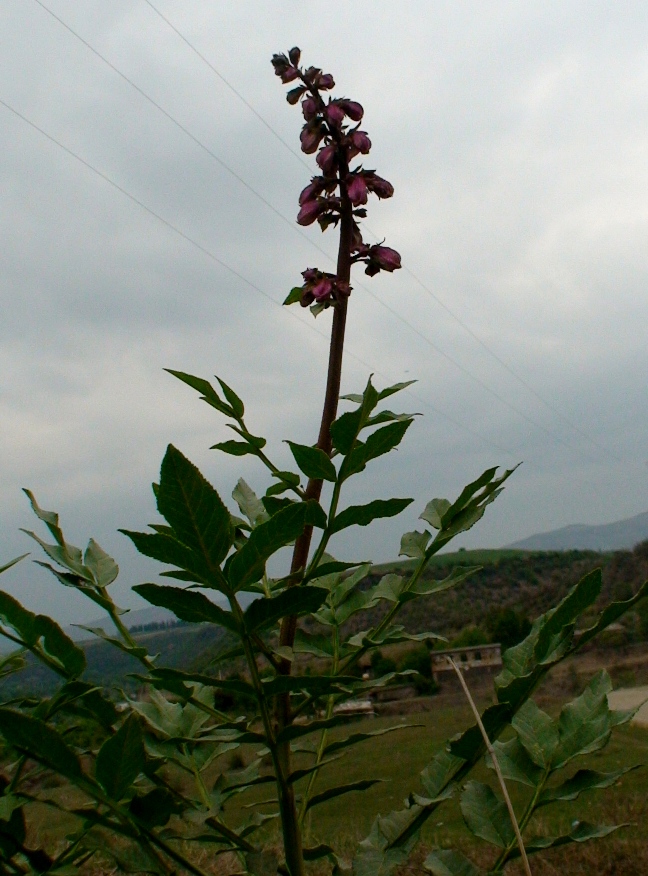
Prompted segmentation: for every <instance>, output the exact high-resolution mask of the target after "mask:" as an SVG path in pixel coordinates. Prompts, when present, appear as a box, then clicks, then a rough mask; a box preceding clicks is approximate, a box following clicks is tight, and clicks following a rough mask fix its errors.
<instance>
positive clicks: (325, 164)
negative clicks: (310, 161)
mask: <svg viewBox="0 0 648 876" xmlns="http://www.w3.org/2000/svg"><path fill="white" fill-rule="evenodd" d="M315 161H316V162H317V163H318V164H319V166H320V167H321V168H322V170H323V171H324V173H326V174H329V173H331V172H332V171H333V170H335V166H336V164H337V146H336V145H335V143H329V145H328V146H324V148H323V149H320V151H319V153H318V156H317V158H316V159H315Z"/></svg>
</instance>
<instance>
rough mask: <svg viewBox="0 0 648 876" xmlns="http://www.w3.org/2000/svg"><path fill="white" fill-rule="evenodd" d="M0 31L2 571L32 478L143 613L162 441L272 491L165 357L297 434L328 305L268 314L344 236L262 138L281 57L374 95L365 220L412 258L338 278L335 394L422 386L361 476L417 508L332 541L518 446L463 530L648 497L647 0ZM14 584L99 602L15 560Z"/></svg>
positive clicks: (108, 17) (288, 112) (332, 7)
mask: <svg viewBox="0 0 648 876" xmlns="http://www.w3.org/2000/svg"><path fill="white" fill-rule="evenodd" d="M48 10H49V11H48ZM156 10H157V11H156ZM158 13H161V14H162V15H163V16H165V17H166V18H167V19H168V21H165V20H163V18H162V17H161V16H160V15H159V14H158ZM54 16H57V17H58V19H60V20H57V19H56V18H55V17H54ZM64 25H67V27H68V28H70V29H71V30H72V31H74V32H75V33H76V34H77V36H75V35H74V34H73V33H72V32H71V31H70V30H67V29H66V27H65V26H64ZM170 25H172V26H173V27H174V28H176V31H174V30H173V29H172V27H171V26H170ZM0 27H1V29H2V34H3V50H2V53H1V54H0V65H1V67H0V71H1V72H0V76H1V81H2V85H1V88H0V99H1V100H2V102H3V103H2V104H0V117H1V120H2V123H1V125H0V138H1V140H0V148H1V150H2V162H1V173H2V201H1V213H0V222H1V229H2V274H1V278H0V284H1V285H0V295H1V299H0V300H1V307H2V318H1V319H0V332H1V334H2V345H1V348H0V357H1V358H0V417H1V420H0V422H1V424H2V426H1V432H0V450H1V452H0V476H1V486H2V504H1V511H0V525H1V533H0V550H1V553H0V565H1V564H2V562H3V561H6V560H8V559H10V558H11V557H12V556H15V555H16V554H18V553H23V552H24V551H25V550H30V549H31V545H30V543H29V541H28V539H26V537H25V536H23V535H22V534H20V533H19V532H18V528H19V527H28V528H32V527H33V526H34V524H35V523H36V522H37V521H35V520H33V518H32V517H31V514H30V511H29V508H28V504H27V502H26V500H25V498H24V496H23V494H22V493H21V492H20V488H21V487H29V488H30V489H32V490H33V491H34V493H35V494H36V496H37V498H38V500H39V502H40V504H41V505H42V506H43V507H45V508H47V509H54V510H58V511H59V512H60V513H61V516H62V523H63V526H64V529H65V531H66V533H67V534H68V537H69V540H70V541H72V542H74V543H76V544H81V543H83V544H85V543H86V542H87V540H88V538H89V537H90V536H94V537H95V538H96V539H97V540H98V541H99V542H100V543H101V544H102V545H104V547H106V548H107V549H109V550H110V551H112V552H114V553H115V556H116V558H117V559H118V561H119V563H120V564H121V566H122V569H123V575H122V583H121V584H120V586H119V587H118V589H117V594H118V598H119V599H120V600H121V601H122V602H123V603H124V604H126V605H133V606H135V605H136V603H137V600H135V599H134V598H132V597H130V596H129V595H128V588H129V587H130V586H131V585H132V584H134V583H138V582H140V581H141V580H145V578H150V576H151V574H153V572H154V569H153V567H152V566H149V565H147V564H145V563H144V562H143V561H141V560H137V558H136V555H135V551H134V549H133V548H132V546H131V545H130V542H128V541H127V540H126V539H125V538H124V537H123V536H121V535H118V534H117V533H116V530H117V528H118V527H120V526H124V527H130V528H139V529H144V528H145V527H146V525H147V523H149V522H151V521H154V520H156V519H157V518H156V515H155V510H154V501H153V496H152V493H151V490H150V483H151V481H153V480H156V479H157V476H158V473H159V464H160V461H161V459H162V456H163V454H164V449H165V447H166V445H167V443H168V442H170V441H171V442H173V443H174V444H176V445H177V446H178V447H179V448H180V449H181V450H182V451H183V452H184V453H185V454H187V455H188V456H189V457H190V458H191V459H192V460H194V461H195V462H196V464H198V465H199V466H200V467H201V469H202V470H203V471H204V473H205V474H206V475H207V476H208V477H209V478H210V480H211V481H212V483H213V484H214V485H215V486H216V487H217V489H218V490H219V491H220V493H221V495H223V496H224V497H225V498H226V499H227V500H228V501H230V500H229V496H230V494H231V490H232V488H233V487H234V485H235V483H236V480H237V478H238V477H239V476H240V475H243V476H244V477H245V478H246V479H247V480H248V481H249V482H250V483H251V484H252V485H253V486H254V487H256V488H257V489H258V490H260V491H262V490H264V489H265V487H266V486H267V480H266V478H265V475H264V472H263V471H260V470H259V469H258V468H256V467H255V465H254V464H253V463H251V462H249V460H237V459H232V458H231V457H226V456H223V455H219V454H216V453H215V452H214V451H210V450H209V449H208V448H209V446H210V445H211V444H213V443H215V441H219V440H224V439H225V437H227V431H228V430H227V429H225V428H224V425H223V422H222V420H221V419H220V418H219V416H218V414H216V412H214V411H212V410H211V409H209V408H208V407H207V406H206V405H204V404H202V403H200V402H199V401H198V398H197V395H195V394H194V393H192V391H191V390H190V389H188V388H187V387H184V386H183V385H182V384H180V383H179V382H178V381H176V380H174V379H173V378H172V377H170V376H169V375H168V374H166V373H165V372H164V371H163V368H165V367H171V368H176V369H181V370H184V371H188V372H190V373H194V374H198V375H201V376H204V377H211V375H213V374H218V375H220V376H222V377H223V378H224V379H225V380H226V381H227V382H229V383H230V384H231V385H232V386H233V387H234V388H235V389H236V390H237V391H238V392H239V394H240V395H241V396H242V397H243V399H244V400H245V402H246V405H247V411H248V413H247V418H248V423H249V426H250V427H251V428H252V429H253V430H254V431H255V432H256V433H257V434H263V435H266V436H267V437H268V439H269V444H270V446H271V449H272V453H273V455H274V457H275V458H276V459H277V460H279V461H280V462H281V464H284V463H285V464H288V462H289V459H290V457H289V455H288V454H287V450H286V446H285V445H284V444H282V443H281V442H282V440H283V439H285V438H291V439H292V440H295V441H299V442H302V443H312V442H313V441H314V440H315V439H316V435H317V428H318V421H319V407H320V403H321V399H322V395H323V389H324V378H325V368H326V359H327V343H328V342H327V335H328V331H329V328H330V313H328V312H327V313H325V314H323V315H321V316H320V317H319V318H318V319H317V320H316V321H315V320H314V319H313V317H312V316H311V315H310V313H309V312H308V311H302V310H301V309H300V308H298V307H292V308H290V309H288V308H282V307H281V306H280V302H281V301H282V300H283V298H284V297H285V296H286V294H287V292H288V291H289V289H290V288H291V287H292V286H293V285H295V284H296V283H298V282H299V280H300V272H301V271H302V270H304V269H305V268H306V267H320V268H322V269H324V270H327V269H329V270H330V269H331V262H330V261H329V260H328V259H327V255H326V254H329V256H330V255H331V254H333V253H334V251H335V237H334V232H332V231H331V232H328V233H327V234H325V235H322V234H321V233H320V232H319V230H318V229H317V228H316V227H311V228H309V229H304V230H302V229H299V228H298V226H297V225H296V224H295V222H294V218H295V215H296V213H297V196H298V193H299V191H300V190H301V188H303V186H304V185H305V184H306V183H307V182H308V180H309V175H310V174H311V173H312V172H314V170H309V168H314V162H313V160H312V157H307V156H302V157H301V158H300V156H299V155H295V154H291V152H290V151H289V149H288V148H287V147H286V145H284V144H282V142H281V140H283V141H285V143H286V144H288V145H289V146H290V148H291V149H293V150H294V151H295V152H298V145H299V140H298V136H299V131H300V120H301V115H300V112H299V110H298V109H297V108H292V107H290V106H289V105H288V104H287V103H286V101H285V99H284V94H285V90H286V89H285V88H284V87H283V86H281V85H280V83H279V80H278V79H276V78H275V76H274V75H273V71H272V68H271V66H270V63H269V61H270V57H271V55H272V54H273V52H277V51H286V50H287V49H289V48H290V47H291V46H293V45H299V46H301V48H302V50H303V60H304V62H305V63H306V64H310V63H313V64H316V65H317V66H321V67H322V68H323V69H324V70H325V71H326V72H332V73H333V74H334V76H335V79H336V82H337V84H338V85H337V89H336V94H337V95H338V96H340V95H344V96H347V97H351V98H354V99H357V100H359V101H360V102H362V104H363V105H364V107H365V119H364V123H363V127H364V128H365V129H366V130H367V131H368V132H369V134H370V136H371V139H372V141H373V143H374V148H373V150H372V153H371V157H370V161H369V164H368V166H370V167H375V168H376V170H377V171H378V173H379V174H381V175H382V176H385V177H386V178H387V179H389V180H390V181H391V182H392V183H393V184H394V187H395V190H396V193H395V196H394V198H393V199H392V200H391V201H387V202H380V203H379V202H377V201H375V200H374V202H373V203H371V202H370V215H369V219H368V221H367V225H368V226H369V228H370V229H371V232H372V233H373V234H374V235H375V237H371V234H370V233H369V232H367V237H368V238H369V239H370V240H375V239H376V237H377V238H380V239H382V238H383V237H384V238H386V243H387V245H390V246H393V247H395V248H396V249H397V250H399V252H401V253H402V257H403V264H404V266H405V267H406V269H407V270H402V271H400V272H398V273H397V274H394V275H393V276H389V275H385V276H383V275H380V276H379V277H377V278H374V279H368V278H366V277H364V275H363V274H361V273H359V274H358V276H357V277H356V278H355V279H356V282H355V284H354V287H355V288H354V292H353V294H352V297H351V301H350V312H349V324H348V336H347V337H348V341H347V348H346V359H345V368H344V375H343V389H344V391H346V392H351V391H358V390H359V389H361V388H362V386H364V384H365V382H366V379H367V376H368V374H369V373H370V372H374V373H375V382H376V383H377V384H378V385H379V386H382V385H385V384H386V383H387V382H389V383H392V382H396V381H399V380H407V379H413V378H416V379H417V380H418V383H417V384H416V386H415V387H413V390H412V392H407V393H402V394H401V396H397V397H396V398H397V399H398V403H397V402H396V400H394V405H392V406H393V407H395V406H396V404H398V405H399V409H400V410H407V411H416V412H420V413H421V414H423V415H424V416H423V417H422V418H420V419H418V420H417V422H416V424H415V426H414V427H413V428H412V429H411V430H410V432H409V435H408V438H407V440H406V442H405V444H404V445H403V447H402V449H401V450H400V451H399V452H398V454H392V455H391V456H389V457H385V458H383V459H382V460H380V461H378V462H376V463H373V464H372V466H371V467H370V469H368V472H367V474H366V475H365V477H364V481H362V480H359V481H358V485H357V487H355V488H353V489H352V490H351V491H350V493H349V499H352V500H353V501H368V500H369V499H371V498H378V497H381V498H387V497H389V496H391V495H399V496H412V497H414V498H415V500H416V501H415V504H414V505H412V506H411V510H409V509H408V511H407V512H405V513H404V514H403V515H402V516H401V517H400V518H398V519H397V520H396V521H390V522H387V523H384V524H382V525H379V526H377V527H376V529H375V530H374V532H373V534H372V533H371V531H367V530H364V529H356V530H354V531H352V532H350V533H349V534H348V535H347V536H346V537H345V538H344V539H341V540H340V542H339V547H338V553H339V554H340V555H341V556H343V557H344V558H349V559H365V558H367V557H369V558H373V559H376V560H386V559H390V558H392V557H394V556H395V555H396V553H397V550H398V543H399V538H400V534H401V533H402V532H403V531H405V530H407V529H411V528H413V527H414V525H415V520H416V515H417V514H418V513H419V512H420V510H422V508H423V506H424V505H425V503H426V502H427V501H428V500H429V499H431V498H433V497H434V496H447V497H449V498H453V497H454V496H456V494H457V493H458V492H459V491H460V489H461V488H462V486H463V485H464V484H465V483H466V482H467V481H468V480H472V479H473V478H474V477H475V476H477V475H478V474H480V473H481V471H482V470H483V469H484V468H486V467H488V466H490V465H496V464H501V465H504V466H510V465H511V464H514V463H517V462H520V461H522V462H523V463H524V464H523V466H522V467H521V468H520V469H519V470H518V472H517V473H516V474H515V475H514V477H513V478H512V479H511V481H510V482H509V486H508V487H507V489H506V491H505V493H504V495H503V496H502V497H501V498H499V499H498V501H497V502H496V503H495V505H494V506H491V508H489V510H488V512H487V515H486V517H485V519H484V520H483V521H482V523H481V524H480V525H479V526H478V527H476V528H475V529H474V530H473V531H472V532H471V533H470V534H469V535H467V536H465V537H463V538H462V539H460V540H459V542H458V545H465V546H467V547H472V546H488V547H497V546H500V545H502V544H506V543H509V542H511V541H514V540H517V539H519V538H522V537H524V536H527V535H530V534H532V533H534V532H538V531H542V530H549V529H554V528H557V527H559V526H563V525H566V524H570V523H589V524H599V523H607V522H611V521H614V520H618V519H621V518H624V517H629V516H632V515H634V514H638V513H640V512H643V511H646V510H647V508H648V498H647V496H646V488H647V486H648V462H647V461H648V406H647V405H646V374H647V372H648V344H646V331H645V327H646V324H647V322H648V296H647V295H646V283H647V279H648V267H647V251H648V250H647V246H646V238H647V234H648V15H647V14H646V6H645V3H644V2H641V3H640V2H636V3H633V2H624V3H622V4H611V3H609V2H594V0H588V2H571V0H561V2H545V3H536V2H519V0H515V2H499V0H491V2H489V3H487V4H484V3H481V2H456V0H453V2H452V3H450V2H430V0H426V2H405V3H398V4H397V3H380V4H377V3H370V2H353V3H348V2H329V3H326V4H304V3H296V2H294V3H286V2H283V3H272V4H270V3H262V2H251V0H249V2H245V3H241V2H240V0H237V2H235V0H217V2H216V0H212V2H205V0H182V2H179V0H175V2H171V0H153V2H152V3H148V2H146V0H112V2H111V3H104V2H100V0H84V2H83V3H79V2H77V0H44V2H37V0H3V2H2V4H0ZM183 38H184V39H183ZM82 40H84V41H85V42H86V44H84V42H82ZM90 47H92V48H90ZM192 47H193V48H192ZM92 49H94V50H95V52H97V53H99V54H100V55H102V56H103V58H104V59H105V61H104V60H101V58H100V57H98V55H97V54H95V53H93V51H92ZM194 50H195V51H194ZM197 52H199V53H200V54H202V56H203V59H201V58H200V57H199V55H198V54H197ZM106 61H107V62H109V63H110V64H111V65H113V67H114V68H116V69H117V70H118V71H120V72H121V74H123V76H124V77H128V78H129V79H130V80H132V83H134V84H135V86H137V89H140V90H141V91H138V90H136V88H134V87H133V85H131V84H129V83H128V82H127V81H126V80H125V79H124V78H122V77H121V76H120V75H119V73H118V72H116V71H115V69H112V68H111V67H110V66H108V64H107V63H106ZM209 65H212V66H211V68H210V66H209ZM227 83H229V86H228V84H227ZM232 89H236V91H237V92H239V95H240V96H237V95H236V94H235V93H234V91H233V90H232ZM142 92H143V93H144V94H145V95H146V96H148V98H149V99H147V97H145V96H143V94H142ZM152 102H155V103H157V104H158V105H159V107H161V108H162V110H163V111H164V112H162V111H161V110H160V109H159V108H156V107H155V106H154V105H153V103H152ZM246 102H247V105H246ZM164 113H166V114H167V115H165V114H164ZM255 113H258V114H259V115H260V116H262V117H263V119H264V120H265V122H266V124H265V125H264V124H263V122H262V121H261V120H260V119H259V117H258V116H257V115H256V114H255ZM18 114H20V116H22V117H23V118H21V117H20V116H19V115H18ZM169 117H171V118H169ZM34 126H37V127H38V128H40V129H41V131H39V130H37V129H36V127H34ZM180 126H182V128H184V129H185V131H183V130H182V129H181V127H180ZM187 132H188V133H187ZM48 137H49V138H53V140H55V141H58V144H57V143H55V142H53V140H52V139H48ZM196 141H198V142H196ZM200 144H202V145H200ZM65 150H70V151H71V152H73V153H74V154H75V155H76V156H78V158H75V157H73V156H72V155H71V154H70V152H66V151H65ZM210 153H211V154H210ZM79 159H81V160H82V161H83V162H87V164H89V165H91V166H92V167H94V168H95V169H96V171H98V172H99V173H101V174H102V175H104V177H107V178H108V179H109V180H111V181H112V183H113V184H114V185H111V183H109V182H107V181H106V179H105V178H102V177H101V176H99V175H98V174H97V173H96V172H94V171H93V170H91V169H90V168H89V167H88V166H87V165H84V164H83V163H82V161H81V160H79ZM304 162H305V164H306V165H308V166H304ZM237 177H238V179H237ZM241 181H243V182H241ZM243 183H245V185H244V184H243ZM115 186H118V187H119V189H121V190H119V189H117V188H116V187H115ZM129 196H130V197H129ZM132 199H136V200H137V201H138V202H139V204H138V203H135V201H134V200H132ZM146 208H148V210H150V211H152V212H153V213H155V214H157V217H158V218H156V217H155V216H154V215H152V214H151V212H147V209H146ZM278 214H281V216H283V217H285V220H287V221H285V220H284V219H282V218H281V217H280V216H279V215H278ZM167 223H168V224H167ZM170 226H173V228H172V227H170ZM173 229H175V230H173ZM317 247H320V248H321V249H323V250H324V253H322V252H321V250H318V249H317ZM226 266H229V268H230V269H231V270H228V267H226ZM234 272H236V273H234ZM230 504H231V502H230ZM232 507H233V506H232ZM41 534H43V533H41ZM33 556H37V554H36V553H33ZM143 576H144V577H143ZM2 586H3V587H6V588H7V589H9V590H10V591H11V592H12V593H14V594H16V595H17V596H19V598H21V599H22V600H23V601H24V602H25V603H26V604H27V605H29V606H30V607H32V608H38V609H39V610H46V611H50V612H54V613H55V614H56V616H57V617H58V618H60V619H61V620H63V621H65V622H69V621H73V620H84V619H87V618H88V617H91V616H94V615H96V611H95V610H93V608H92V606H90V607H86V606H85V605H83V603H79V602H77V601H74V600H73V599H72V598H71V597H72V594H68V593H67V592H61V588H60V587H59V586H58V585H56V583H55V581H54V579H51V581H50V579H49V578H48V577H47V575H46V573H45V572H44V571H43V570H40V569H38V568H37V567H35V566H34V565H33V564H31V563H30V562H29V561H27V562H23V563H22V564H21V565H20V567H17V568H16V569H15V570H12V571H11V572H10V573H7V574H6V575H4V576H3V581H2ZM140 604H141V603H140Z"/></svg>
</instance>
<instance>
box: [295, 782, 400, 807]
mask: <svg viewBox="0 0 648 876" xmlns="http://www.w3.org/2000/svg"><path fill="white" fill-rule="evenodd" d="M381 781H383V779H364V780H362V781H359V782H349V783H348V784H346V785H337V786H336V787H335V788H328V789H327V790H326V791H322V792H321V793H320V794H315V795H314V796H313V797H311V798H310V800H309V801H308V803H307V804H306V809H312V808H313V807H314V806H318V805H319V804H320V803H326V802H327V800H334V799H335V798H336V797H341V796H342V795H343V794H349V793H351V792H352V791H366V790H367V789H368V788H372V787H373V786H374V785H377V784H378V783H379V782H381Z"/></svg>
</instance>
